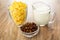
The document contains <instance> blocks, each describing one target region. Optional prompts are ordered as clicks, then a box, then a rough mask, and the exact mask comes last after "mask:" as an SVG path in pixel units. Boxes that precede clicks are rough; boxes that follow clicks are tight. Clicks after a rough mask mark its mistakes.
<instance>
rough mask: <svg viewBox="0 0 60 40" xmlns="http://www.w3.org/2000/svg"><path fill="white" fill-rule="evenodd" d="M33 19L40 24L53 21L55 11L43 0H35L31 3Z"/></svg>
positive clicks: (43, 24)
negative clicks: (35, 0)
mask: <svg viewBox="0 0 60 40" xmlns="http://www.w3.org/2000/svg"><path fill="white" fill-rule="evenodd" d="M32 8H33V16H34V21H35V22H36V23H37V24H38V25H40V26H45V25H47V24H52V23H53V22H54V17H55V13H54V12H53V11H52V10H51V7H50V6H49V5H48V4H46V3H44V2H35V3H33V5H32Z"/></svg>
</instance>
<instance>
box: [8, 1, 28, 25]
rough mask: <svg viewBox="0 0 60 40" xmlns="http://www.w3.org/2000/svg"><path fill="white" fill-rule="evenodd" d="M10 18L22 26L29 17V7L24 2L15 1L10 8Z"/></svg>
mask: <svg viewBox="0 0 60 40" xmlns="http://www.w3.org/2000/svg"><path fill="white" fill-rule="evenodd" d="M9 12H10V16H11V17H12V19H13V21H14V22H15V24H16V25H21V24H23V23H24V21H25V20H26V16H27V5H26V4H25V3H23V2H16V1H14V2H13V3H12V4H11V5H10V6H9Z"/></svg>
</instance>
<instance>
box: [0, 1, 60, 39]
mask: <svg viewBox="0 0 60 40" xmlns="http://www.w3.org/2000/svg"><path fill="white" fill-rule="evenodd" d="M0 5H1V4H0ZM54 8H55V13H56V16H55V19H56V20H55V22H54V23H53V25H52V26H51V28H52V29H51V28H49V27H48V26H45V27H40V31H39V33H38V34H37V35H36V36H34V37H32V38H27V37H24V36H23V35H22V33H21V32H20V29H19V27H17V26H16V25H15V24H14V22H13V21H12V19H11V18H10V16H9V12H8V9H7V7H4V8H2V7H1V8H0V40H60V3H59V1H56V2H55V4H54Z"/></svg>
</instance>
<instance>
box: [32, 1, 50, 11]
mask: <svg viewBox="0 0 60 40" xmlns="http://www.w3.org/2000/svg"><path fill="white" fill-rule="evenodd" d="M39 3H42V4H43V5H46V6H47V7H49V8H48V9H47V10H42V11H41V12H43V11H51V7H50V5H49V4H47V3H45V2H42V1H38V2H34V3H33V4H32V7H33V9H35V8H34V7H35V6H34V5H35V4H39Z"/></svg>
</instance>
